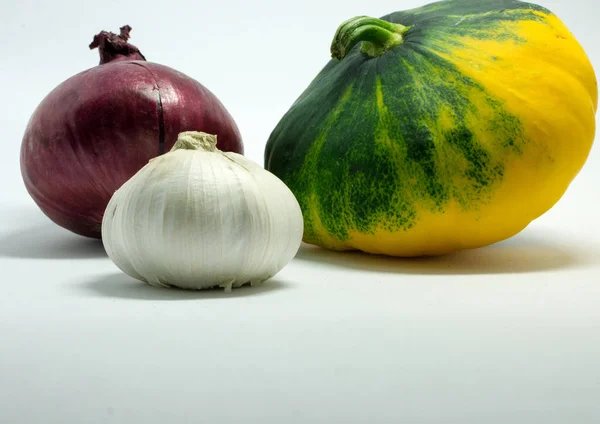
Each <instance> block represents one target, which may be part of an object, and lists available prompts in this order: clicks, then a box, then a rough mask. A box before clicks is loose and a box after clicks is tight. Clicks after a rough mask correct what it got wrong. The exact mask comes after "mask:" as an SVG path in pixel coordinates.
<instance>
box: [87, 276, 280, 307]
mask: <svg viewBox="0 0 600 424" xmlns="http://www.w3.org/2000/svg"><path fill="white" fill-rule="evenodd" d="M75 287H76V290H77V291H78V292H80V293H85V294H87V295H90V296H93V297H110V298H118V299H135V300H153V301H156V300H199V299H227V298H239V297H246V296H258V295H266V294H269V293H273V292H277V291H279V290H281V289H286V288H289V287H288V286H287V285H285V284H284V283H283V282H281V281H279V280H277V279H275V278H272V279H270V280H267V281H265V282H263V283H261V284H259V285H257V286H254V287H252V286H250V285H249V284H248V285H245V286H242V287H239V288H234V289H232V290H231V291H230V292H226V291H225V290H224V289H222V288H215V289H208V290H183V289H177V288H163V287H154V286H151V285H149V284H146V283H142V282H141V281H138V280H135V279H134V278H132V277H129V276H128V275H125V274H111V275H108V276H101V277H98V278H95V279H93V280H90V281H87V282H84V283H77V284H76V286H75Z"/></svg>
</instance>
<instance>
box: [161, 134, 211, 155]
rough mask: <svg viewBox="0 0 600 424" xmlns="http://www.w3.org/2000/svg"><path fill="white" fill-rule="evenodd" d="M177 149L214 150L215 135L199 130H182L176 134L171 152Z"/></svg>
mask: <svg viewBox="0 0 600 424" xmlns="http://www.w3.org/2000/svg"><path fill="white" fill-rule="evenodd" d="M179 149H185V150H203V151H205V152H214V151H216V150H217V136H216V135H215V134H208V133H205V132H201V131H183V132H181V133H179V135H178V136H177V141H176V142H175V144H174V145H173V147H172V148H171V152H173V151H175V150H179Z"/></svg>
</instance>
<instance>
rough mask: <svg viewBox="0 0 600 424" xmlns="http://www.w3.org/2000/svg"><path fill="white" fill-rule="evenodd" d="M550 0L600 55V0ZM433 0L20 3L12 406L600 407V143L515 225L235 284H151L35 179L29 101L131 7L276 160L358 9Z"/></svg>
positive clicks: (86, 58) (9, 373) (240, 410)
mask: <svg viewBox="0 0 600 424" xmlns="http://www.w3.org/2000/svg"><path fill="white" fill-rule="evenodd" d="M144 3H145V5H144ZM175 3H176V4H175ZM541 3H542V4H543V5H545V6H547V7H549V8H550V9H552V10H553V11H554V12H555V13H557V14H558V15H559V16H560V17H561V18H562V19H563V20H564V21H565V22H566V23H567V25H568V26H569V27H570V28H571V29H572V31H573V32H574V33H575V35H576V36H577V37H578V39H579V40H580V42H581V43H582V44H583V46H584V47H585V48H586V49H587V51H588V53H589V55H590V57H591V58H592V61H593V63H594V65H595V67H596V68H597V69H600V66H599V65H600V48H599V47H598V42H597V40H598V35H599V33H598V32H597V31H598V30H597V29H595V28H597V12H598V6H597V5H596V2H592V1H591V0H581V1H576V0H571V1H568V2H567V1H558V0H555V1H544V2H541ZM419 4H423V2H421V1H417V0H410V1H404V2H398V1H389V0H380V1H378V2H364V1H357V0H353V1H344V2H342V1H336V2H333V1H329V2H327V1H323V0H321V1H308V0H306V1H303V2H294V3H293V4H290V2H275V1H272V2H266V1H257V2H245V1H241V0H240V1H219V2H205V1H200V2H192V1H189V2H171V3H169V6H170V7H169V8H165V6H164V2H161V3H159V2H156V3H155V4H154V5H152V4H149V2H142V1H141V0H138V1H134V0H130V1H128V2H100V3H99V2H97V1H95V2H91V1H86V2H80V1H77V2H75V1H69V2H61V3H60V4H59V3H58V2H56V3H54V2H41V1H40V2H32V1H20V2H2V4H1V5H0V23H1V25H0V40H1V41H0V54H1V57H2V59H1V60H0V76H1V78H2V81H3V87H2V93H3V101H2V102H1V103H0V126H1V127H2V128H3V130H4V134H3V137H2V139H1V141H0V143H2V151H3V155H2V157H1V158H0V161H1V163H0V196H1V198H0V271H1V274H0V287H1V289H2V291H1V293H2V295H1V296H0V423H3V424H4V423H7V424H13V423H15V424H16V423H19V424H20V423H27V424H30V423H32V424H33V423H66V424H70V423H77V424H80V423H86V424H96V423H98V424H100V423H102V424H104V423H127V424H133V423H144V424H154V423H187V422H190V423H192V422H193V423H198V422H206V423H240V422H248V423H278V424H279V423H303V424H304V423H366V422H372V423H401V422H402V423H478V424H479V423H486V424H491V423H502V424H505V423H526V424H530V423H565V424H571V423H576V424H587V423H590V424H591V423H598V422H600V405H599V404H598V399H599V398H600V331H599V330H600V278H599V277H600V230H599V226H598V212H597V210H598V206H599V205H598V201H597V199H598V198H599V196H598V195H599V193H598V191H599V189H598V185H597V181H598V179H599V178H600V171H599V170H600V152H599V151H598V146H596V147H595V148H594V150H593V152H592V155H591V157H590V159H589V162H588V164H587V165H586V167H585V169H584V171H583V172H582V173H581V174H580V175H579V177H578V178H577V179H576V180H575V182H574V183H573V185H572V187H571V189H570V191H569V192H568V194H567V195H566V196H565V197H564V198H563V199H562V200H561V202H560V203H559V204H558V205H557V206H556V207H555V208H554V209H552V211H550V212H549V213H548V214H547V215H545V216H544V217H543V218H541V219H540V220H538V221H536V222H535V223H534V224H532V225H531V226H530V227H529V228H528V229H527V230H526V231H524V232H523V233H521V234H520V235H519V236H517V237H515V238H513V239H511V240H509V241H507V242H504V243H500V244H498V245H495V246H492V247H489V248H485V249H480V250H477V251H472V252H464V253H461V254H458V255H454V256H450V257H445V258H438V259H428V260H393V259H386V258H376V257H369V256H364V255H357V254H334V253H331V252H325V251H321V250H315V249H312V248H309V247H304V248H303V249H302V250H301V252H300V253H299V255H298V256H297V258H296V259H295V260H294V261H293V262H292V263H291V264H290V265H289V266H288V267H286V268H285V269H284V270H283V271H282V272H281V273H280V274H279V275H278V276H277V277H276V278H275V279H274V280H272V281H271V282H270V283H268V284H266V285H265V286H263V287H261V288H258V289H251V288H248V289H241V290H237V291H234V292H233V293H231V294H226V293H222V292H209V293H197V294H190V293H185V292H179V291H169V290H160V289H155V288H152V287H148V286H144V285H143V284H141V283H140V284H138V283H137V282H135V281H134V280H132V279H130V278H129V277H127V276H125V275H123V274H122V273H120V272H119V271H118V269H117V268H116V267H115V266H114V265H113V264H112V263H111V262H110V260H109V259H108V258H107V257H106V256H105V254H104V252H103V249H102V246H101V244H100V243H98V242H94V241H90V240H86V239H82V238H80V237H77V236H75V235H71V234H70V233H68V232H67V231H65V230H62V229H61V228H59V227H57V226H55V225H53V224H52V223H51V222H49V221H48V220H47V219H46V218H45V217H44V216H43V215H42V214H41V212H39V211H38V209H37V208H36V207H35V205H34V204H33V202H32V201H31V200H30V199H29V197H28V196H27V194H26V193H25V191H24V188H23V184H22V181H21V178H20V174H19V164H18V153H19V147H20V139H21V136H22V132H23V129H24V127H25V125H26V122H27V119H28V118H29V116H30V114H31V112H32V111H33V108H34V107H35V106H36V105H37V103H38V102H39V101H40V100H41V98H42V97H43V96H44V95H45V94H46V93H47V92H48V91H49V90H51V89H52V88H53V87H54V86H55V85H56V84H57V83H58V82H60V81H62V80H63V79H65V78H67V77H68V76H70V75H72V74H74V73H76V72H78V71H80V70H82V69H84V68H87V67H89V66H93V65H94V64H95V63H96V62H97V52H90V51H87V44H88V43H89V42H90V41H91V38H92V35H93V34H94V33H95V32H97V31H99V30H101V29H107V30H116V29H117V28H118V27H119V26H121V25H124V24H126V23H127V24H129V25H131V26H132V27H133V28H134V30H133V32H132V37H133V38H132V42H133V43H134V44H136V45H137V46H138V47H140V49H141V50H142V51H143V53H144V54H145V55H146V56H147V57H148V58H149V59H151V60H154V61H157V62H160V63H164V64H168V65H170V66H173V67H175V68H177V69H180V70H181V71H183V72H185V73H188V74H190V75H193V76H194V77H196V78H197V79H199V80H200V81H201V82H203V83H204V84H205V85H206V86H207V87H209V88H210V89H211V90H212V91H214V92H215V93H216V94H217V95H218V96H219V97H220V98H221V100H222V101H223V103H224V104H225V105H226V107H227V108H228V109H229V110H230V111H231V113H232V114H233V116H234V117H235V119H236V120H237V122H238V124H239V126H240V129H241V131H242V133H243V135H244V139H245V145H246V149H247V155H248V156H249V157H250V158H251V159H254V160H256V161H257V162H259V163H262V150H263V148H264V143H265V141H266V139H267V137H268V135H269V133H270V131H271V129H272V128H273V126H274V125H275V124H276V122H277V120H278V119H279V117H280V116H281V115H282V114H283V113H284V112H285V111H286V110H287V108H288V107H289V105H290V104H291V103H292V102H293V100H294V99H295V98H296V97H297V96H298V95H299V93H300V92H301V91H302V90H303V89H304V88H305V86H306V85H307V84H308V83H309V82H310V80H311V79H312V78H313V77H314V75H315V74H316V72H318V70H320V68H321V67H322V66H323V64H324V63H325V62H326V60H327V58H328V48H329V42H330V39H331V36H332V35H333V33H334V32H335V29H336V28H337V25H338V24H339V23H340V22H341V21H343V20H344V19H346V18H348V17H351V16H355V15H358V14H369V15H375V16H379V15H383V14H385V13H388V12H391V11H394V10H399V9H407V8H410V7H413V6H416V5H419ZM594 7H596V10H594ZM169 33H172V34H174V37H175V40H174V41H175V42H176V44H174V45H173V44H172V43H171V41H169V39H168V38H166V37H164V36H165V34H169ZM183 49H186V50H188V51H187V52H186V53H182V51H183Z"/></svg>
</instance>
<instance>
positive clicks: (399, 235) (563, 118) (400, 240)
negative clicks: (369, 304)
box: [265, 0, 598, 256]
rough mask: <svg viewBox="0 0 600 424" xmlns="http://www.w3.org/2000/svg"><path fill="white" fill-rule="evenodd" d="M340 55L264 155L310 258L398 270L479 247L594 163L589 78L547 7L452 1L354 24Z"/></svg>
mask: <svg viewBox="0 0 600 424" xmlns="http://www.w3.org/2000/svg"><path fill="white" fill-rule="evenodd" d="M331 52H332V59H331V60H330V61H329V63H328V64H327V65H326V66H325V68H324V69H323V70H322V71H321V72H320V73H319V74H318V75H317V77H316V78H315V79H314V80H313V82H312V83H311V84H310V85H309V87H308V88H307V89H306V90H305V91H304V93H302V95H301V96H300V97H299V98H298V99H297V100H296V102H295V103H294V104H293V105H292V107H291V108H290V110H289V111H288V112H287V113H286V114H285V115H284V116H283V118H282V119H281V121H280V122H279V123H278V125H277V126H276V128H275V129H274V130H273V132H272V134H271V136H270V138H269V140H268V142H267V146H266V150H265V168H266V169H268V170H269V171H271V172H273V173H274V174H275V175H277V176H278V177H279V178H281V179H282V180H283V181H284V182H285V183H286V184H287V185H288V186H289V187H290V189H291V190H292V191H293V193H294V194H295V195H296V197H297V199H298V201H299V203H300V205H301V207H302V210H303V214H304V221H305V232H304V241H305V242H307V243H311V244H316V245H319V246H322V247H325V248H329V249H334V250H352V249H358V250H362V251H365V252H370V253H379V254H387V255H394V256H420V255H438V254H445V253H450V252H453V251H456V250H460V249H468V248H477V247H481V246H485V245H488V244H491V243H494V242H497V241H500V240H503V239H506V238H508V237H511V236H513V235H515V234H516V233H518V232H520V231H521V230H523V229H524V228H525V227H526V226H527V225H528V224H529V223H530V222H531V221H532V220H534V219H536V218H537V217H539V216H540V215H542V214H543V213H545V212H546V211H548V209H550V208H551V207H552V206H553V205H554V204H555V203H556V202H557V201H558V200H559V199H560V198H561V196H562V195H563V194H564V192H565V190H566V189H567V188H568V186H569V184H570V183H571V181H572V180H573V178H574V177H575V176H576V175H577V173H578V172H579V171H580V169H581V168H582V166H583V165H584V163H585V161H586V159H587V157H588V154H589V152H590V149H591V146H592V143H593V140H594V135H595V113H596V108H597V101H598V98H597V94H598V89H597V82H596V76H595V73H594V70H593V68H592V65H591V64H590V61H589V59H588V57H587V56H586V53H585V52H584V50H583V48H582V47H581V46H580V44H579V43H578V42H577V41H576V39H575V38H574V36H573V34H571V33H570V32H569V30H568V29H567V28H566V27H565V25H564V24H563V23H562V22H561V21H560V19H559V18H558V17H557V16H555V15H554V14H552V13H551V12H550V11H548V10H547V9H545V8H543V7H541V6H538V5H535V4H529V3H522V2H519V1H516V0H446V1H441V2H437V3H433V4H430V5H427V6H424V7H421V8H417V9H413V10H409V11H404V12H396V13H392V14H390V15H387V16H384V17H382V18H381V19H376V18H370V17H357V18H353V19H350V20H348V21H346V22H344V23H343V24H342V25H341V26H340V27H339V29H338V31H337V32H336V34H335V37H334V40H333V43H332V45H331Z"/></svg>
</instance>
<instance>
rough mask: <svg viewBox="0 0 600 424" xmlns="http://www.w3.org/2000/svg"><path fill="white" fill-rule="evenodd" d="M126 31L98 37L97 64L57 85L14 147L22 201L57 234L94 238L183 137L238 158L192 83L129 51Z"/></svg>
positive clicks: (238, 146)
mask: <svg viewBox="0 0 600 424" xmlns="http://www.w3.org/2000/svg"><path fill="white" fill-rule="evenodd" d="M130 30H131V27H129V26H125V27H123V28H121V33H120V34H119V35H116V34H113V33H110V32H105V31H102V32H101V33H99V34H97V35H96V36H95V37H94V41H93V42H92V44H90V48H91V49H94V48H98V49H99V51H100V65H98V66H96V67H94V68H91V69H88V70H86V71H84V72H81V73H79V74H77V75H75V76H73V77H71V78H69V79H68V80H66V81H64V82H63V83H61V84H60V85H59V86H58V87H56V88H55V89H54V90H53V91H52V92H50V93H49V94H48V95H47V96H46V98H45V99H44V100H43V101H42V102H41V103H40V105H39V106H38V107H37V109H36V110H35V112H34V114H33V116H32V117H31V119H30V121H29V123H28V125H27V128H26V130H25V135H24V137H23V142H22V146H21V173H22V175H23V179H24V182H25V186H26V188H27V191H28V192H29V194H30V195H31V196H32V197H33V199H34V201H35V202H36V203H37V205H38V206H39V207H40V208H41V209H42V211H43V212H44V213H45V214H46V215H47V216H48V217H49V218H50V219H51V220H53V221H54V222H55V223H57V224H58V225H60V226H62V227H64V228H66V229H68V230H71V231H73V232H75V233H77V234H81V235H83V236H88V237H96V238H100V225H101V222H102V216H103V214H104V210H105V208H106V206H107V204H108V201H109V200H110V198H111V196H112V194H113V193H114V192H115V191H116V190H117V189H118V188H119V187H120V186H121V185H122V184H123V183H124V182H125V181H127V180H128V179H129V178H131V177H132V176H133V175H134V174H135V173H136V172H137V171H138V170H139V169H140V168H142V167H143V166H144V165H145V164H146V163H148V161H149V160H150V159H151V158H153V157H156V156H158V155H160V154H162V153H164V152H166V151H168V150H169V149H170V148H171V147H172V146H173V144H174V143H175V141H176V140H177V135H178V134H179V133H180V132H182V131H187V130H193V131H203V132H207V133H210V134H216V135H217V147H218V148H219V149H221V150H224V151H233V152H238V153H241V154H243V144H242V140H241V136H240V133H239V130H238V127H237V125H236V123H235V121H234V120H233V118H232V117H231V116H230V115H229V113H228V112H227V110H226V109H225V107H224V106H223V105H222V104H221V102H220V101H219V100H218V99H217V97H215V95H214V94H212V93H211V92H210V91H209V90H208V89H206V88H205V87H204V86H202V85H201V84H200V83H199V82H198V81H196V80H194V79H192V78H190V77H188V76H186V75H184V74H182V73H181V72H178V71H176V70H174V69H172V68H169V67H167V66H163V65H159V64H156V63H152V62H147V61H146V59H145V58H144V56H143V55H142V54H141V53H140V51H139V50H138V49H137V48H136V47H135V46H133V45H131V44H129V43H128V42H127V40H128V39H129V31H130Z"/></svg>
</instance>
